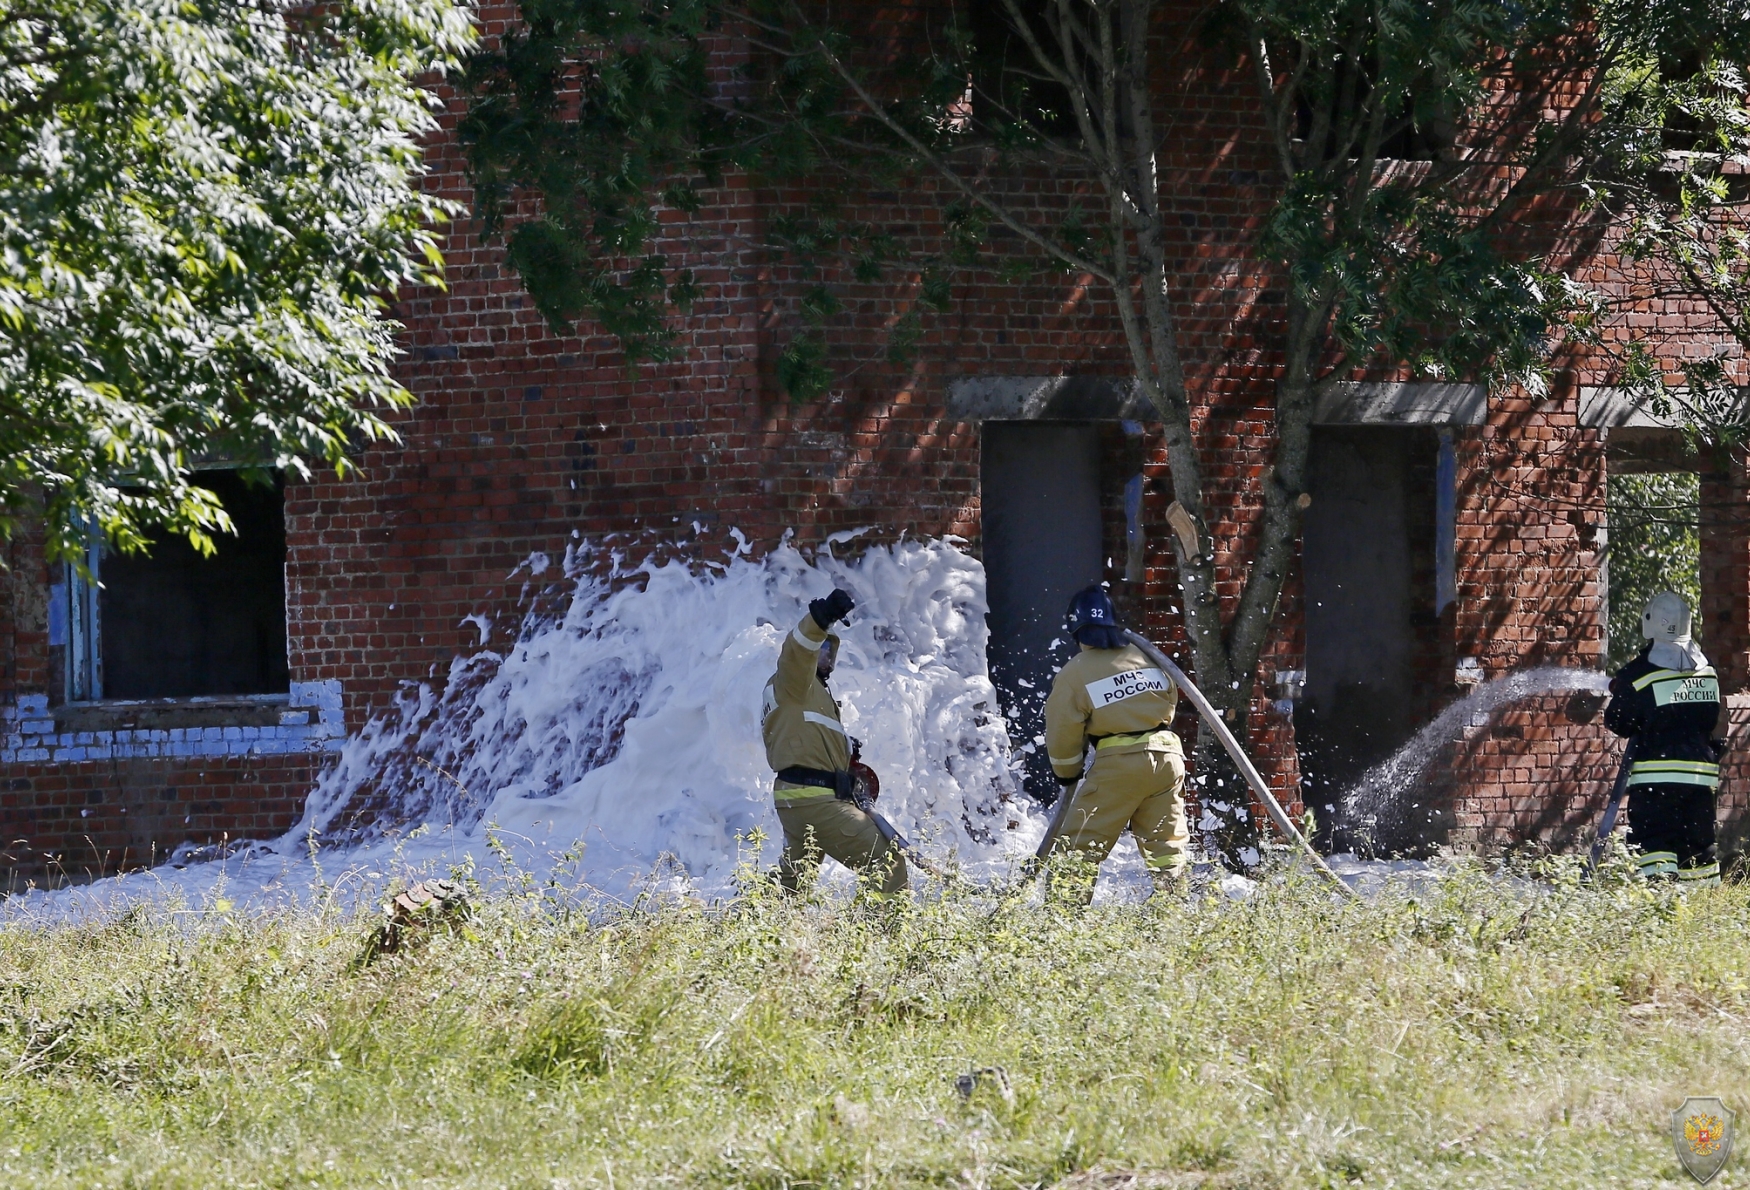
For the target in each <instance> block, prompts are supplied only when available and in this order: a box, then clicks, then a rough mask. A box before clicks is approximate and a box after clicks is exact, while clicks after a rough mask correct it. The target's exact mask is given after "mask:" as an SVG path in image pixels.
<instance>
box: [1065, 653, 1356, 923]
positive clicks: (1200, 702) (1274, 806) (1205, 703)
mask: <svg viewBox="0 0 1750 1190" xmlns="http://www.w3.org/2000/svg"><path fill="white" fill-rule="evenodd" d="M1124 638H1125V639H1126V640H1128V641H1129V642H1130V643H1131V644H1133V645H1135V646H1136V647H1137V648H1139V649H1141V650H1142V651H1143V653H1144V654H1145V655H1146V656H1147V657H1148V659H1149V660H1150V661H1153V662H1154V663H1155V664H1156V665H1158V666H1160V667H1161V670H1162V672H1164V673H1165V674H1166V675H1167V677H1168V678H1170V679H1172V682H1173V684H1174V685H1175V686H1177V687H1178V688H1179V689H1180V690H1182V691H1184V692H1185V697H1186V698H1188V699H1190V700H1191V705H1192V706H1193V707H1195V708H1197V713H1198V714H1199V715H1201V716H1203V721H1204V722H1205V723H1206V724H1208V725H1209V729H1210V730H1211V731H1213V732H1214V733H1215V738H1216V739H1218V740H1220V741H1221V746H1222V747H1223V748H1224V749H1226V751H1227V754H1228V756H1230V757H1231V758H1232V759H1233V762H1234V767H1236V768H1237V769H1239V771H1240V775H1241V776H1243V777H1244V778H1245V779H1246V784H1247V785H1250V786H1251V787H1252V792H1253V793H1255V794H1257V795H1258V800H1259V801H1260V802H1262V803H1263V804H1264V809H1265V811H1266V812H1267V813H1268V814H1269V815H1270V821H1271V822H1273V823H1275V824H1276V828H1277V829H1278V830H1280V831H1281V832H1282V833H1283V835H1284V836H1286V837H1287V838H1288V839H1289V840H1290V841H1291V842H1293V843H1295V844H1297V845H1298V846H1299V847H1300V850H1301V851H1302V852H1304V853H1305V854H1306V858H1307V860H1308V861H1309V862H1310V863H1311V864H1312V866H1313V870H1314V871H1315V872H1317V873H1318V874H1319V875H1320V876H1322V877H1324V879H1325V880H1327V881H1329V882H1330V883H1331V884H1332V885H1333V886H1334V887H1336V888H1337V889H1339V890H1340V891H1341V892H1342V893H1343V895H1344V896H1346V897H1351V898H1356V897H1358V896H1359V894H1358V893H1356V891H1355V890H1354V889H1352V888H1350V887H1349V886H1348V885H1347V884H1345V883H1343V880H1342V878H1341V877H1340V876H1338V875H1337V874H1336V873H1335V872H1333V871H1331V869H1330V866H1329V865H1327V864H1326V863H1325V860H1324V857H1323V856H1321V855H1320V854H1319V853H1318V852H1317V851H1314V850H1313V845H1312V844H1311V843H1309V842H1307V838H1306V836H1305V835H1303V834H1301V832H1300V830H1299V828H1298V827H1296V826H1295V825H1294V820H1293V819H1292V818H1290V817H1289V816H1288V813H1287V811H1285V810H1283V808H1282V806H1281V804H1280V803H1279V802H1277V800H1276V796H1275V795H1274V794H1272V793H1271V792H1270V787H1269V786H1268V785H1266V784H1265V783H1264V778H1263V777H1262V776H1261V775H1260V774H1259V773H1258V770H1257V768H1256V766H1254V765H1253V764H1252V761H1251V758H1250V757H1248V756H1247V755H1246V754H1245V752H1244V751H1243V750H1242V749H1241V748H1240V742H1239V741H1238V740H1236V739H1235V738H1234V734H1233V732H1231V731H1229V730H1228V728H1227V724H1226V723H1224V722H1222V718H1221V715H1220V714H1219V713H1218V712H1217V711H1216V709H1215V707H1213V706H1212V705H1210V702H1209V700H1208V699H1207V698H1205V697H1203V692H1202V691H1201V690H1199V689H1197V687H1196V686H1194V685H1192V683H1191V679H1190V678H1188V677H1186V676H1185V671H1184V670H1182V669H1180V668H1179V667H1178V666H1177V665H1174V664H1173V660H1172V658H1170V657H1168V656H1167V655H1166V654H1165V653H1163V652H1161V651H1160V650H1159V649H1157V648H1156V647H1155V646H1154V644H1153V643H1152V642H1150V641H1149V640H1148V639H1147V638H1146V637H1143V636H1139V635H1138V634H1136V633H1134V632H1131V631H1128V630H1126V631H1125V633H1124ZM1080 789H1081V787H1080V786H1079V785H1078V786H1077V787H1076V788H1075V789H1074V790H1071V791H1069V792H1067V793H1065V794H1064V795H1063V797H1062V798H1060V799H1059V804H1058V810H1057V813H1055V814H1053V815H1052V818H1051V825H1050V826H1049V827H1048V828H1047V829H1046V832H1045V838H1044V840H1042V841H1041V842H1040V844H1039V849H1038V851H1037V852H1036V854H1035V858H1036V859H1041V860H1042V859H1044V858H1045V857H1046V856H1047V855H1048V854H1050V851H1051V848H1052V845H1053V844H1054V843H1056V842H1057V836H1058V834H1059V833H1060V832H1061V831H1062V830H1063V826H1064V824H1065V823H1066V822H1068V821H1069V811H1070V807H1071V806H1072V805H1073V803H1074V801H1075V796H1076V794H1077V793H1078V792H1079V791H1080Z"/></svg>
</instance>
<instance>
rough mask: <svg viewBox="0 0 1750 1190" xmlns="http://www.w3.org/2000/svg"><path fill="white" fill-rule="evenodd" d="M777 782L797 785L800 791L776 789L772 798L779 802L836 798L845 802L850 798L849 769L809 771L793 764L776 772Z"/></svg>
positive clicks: (806, 767)
mask: <svg viewBox="0 0 1750 1190" xmlns="http://www.w3.org/2000/svg"><path fill="white" fill-rule="evenodd" d="M778 780H780V781H788V782H789V783H790V784H791V785H798V786H801V787H802V788H800V789H776V790H773V791H772V797H773V799H774V800H776V801H780V802H811V801H814V800H816V799H817V798H823V797H838V798H844V799H846V800H847V801H848V800H849V799H850V796H851V772H850V770H849V769H811V768H809V767H808V766H806V765H800V764H793V765H791V766H790V767H789V768H783V769H779V770H778Z"/></svg>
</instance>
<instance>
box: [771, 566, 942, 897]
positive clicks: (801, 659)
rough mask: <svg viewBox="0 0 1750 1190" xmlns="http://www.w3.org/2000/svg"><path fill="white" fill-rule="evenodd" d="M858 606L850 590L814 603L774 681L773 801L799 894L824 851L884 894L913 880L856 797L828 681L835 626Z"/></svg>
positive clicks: (784, 863)
mask: <svg viewBox="0 0 1750 1190" xmlns="http://www.w3.org/2000/svg"><path fill="white" fill-rule="evenodd" d="M855 606H856V605H855V604H854V603H852V601H851V596H850V593H849V592H847V591H843V590H835V591H833V593H832V594H831V595H828V596H827V597H826V598H824V599H816V600H815V601H814V602H812V603H810V604H809V605H808V614H807V615H805V616H803V617H802V622H801V623H800V624H798V625H796V629H795V631H793V632H791V633H790V635H789V636H788V637H786V638H785V640H784V647H783V649H782V650H781V651H780V652H779V654H778V672H777V673H775V674H773V675H772V680H771V681H769V682H767V683H766V692H765V699H764V706H763V708H762V711H761V716H760V719H761V732H762V734H763V735H764V736H765V742H766V763H768V764H770V765H771V766H772V769H773V770H774V771H775V772H776V773H777V780H776V781H775V782H773V787H772V800H773V801H774V802H775V803H776V804H777V808H778V821H779V822H780V823H782V824H783V827H784V855H783V858H782V859H781V860H780V861H779V864H778V879H779V881H780V883H782V884H783V886H784V887H785V888H786V889H788V890H789V891H791V892H796V891H798V890H799V888H800V885H801V881H802V879H803V877H804V874H806V873H812V872H813V871H814V870H815V869H816V868H817V867H818V865H819V863H820V856H821V853H822V852H824V853H825V854H827V855H830V856H832V857H833V858H834V859H836V860H838V861H839V862H840V863H841V864H844V865H845V867H847V868H850V869H851V870H852V871H854V872H857V873H858V874H859V875H860V876H861V877H862V878H863V879H864V880H865V881H867V882H868V883H869V884H870V885H872V886H873V887H874V888H875V889H877V890H879V892H881V893H883V894H886V893H896V892H899V891H900V890H902V889H904V888H907V887H908V886H909V876H908V874H907V872H906V867H905V857H904V856H902V855H901V854H900V852H899V848H898V847H896V846H894V845H893V844H891V843H890V842H889V841H888V840H887V839H886V837H884V836H883V835H882V833H881V830H880V828H879V827H877V826H876V825H875V820H874V819H873V818H871V817H870V816H869V815H868V814H865V813H864V812H863V811H862V810H860V809H858V808H857V807H856V806H855V805H853V804H852V802H851V800H850V799H851V773H850V765H851V747H850V740H849V738H848V737H847V736H846V735H845V729H844V726H843V725H842V724H841V723H840V722H839V704H838V703H837V702H836V701H835V700H834V699H833V696H832V691H830V690H828V689H827V685H826V682H827V679H828V678H829V677H831V676H832V670H833V665H834V663H835V662H836V661H837V659H838V648H839V638H838V637H837V636H836V635H835V634H833V633H832V632H831V631H829V630H830V629H831V628H832V626H833V625H834V624H835V623H837V622H838V621H839V620H842V619H844V618H845V616H847V615H849V614H850V612H851V609H852V608H853V607H855Z"/></svg>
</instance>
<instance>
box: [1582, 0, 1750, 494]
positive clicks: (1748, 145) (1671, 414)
mask: <svg viewBox="0 0 1750 1190" xmlns="http://www.w3.org/2000/svg"><path fill="white" fill-rule="evenodd" d="M1660 11H1661V6H1659V5H1654V6H1653V7H1652V9H1651V12H1653V13H1655V14H1656V13H1658V12H1660ZM1661 32H1662V36H1659V37H1656V38H1649V39H1647V41H1646V42H1645V43H1644V44H1643V46H1642V47H1641V50H1640V52H1638V53H1635V54H1629V55H1624V56H1622V57H1621V58H1620V59H1619V60H1617V61H1616V62H1615V63H1614V64H1613V69H1612V71H1611V72H1610V74H1609V76H1608V79H1607V86H1606V89H1605V96H1606V102H1605V104H1604V107H1603V110H1602V112H1601V119H1600V121H1599V125H1598V128H1597V129H1596V131H1595V134H1594V139H1595V142H1596V145H1597V148H1596V151H1595V152H1594V154H1593V161H1592V165H1591V168H1590V170H1589V174H1588V178H1587V183H1588V186H1589V189H1590V192H1591V196H1592V200H1593V201H1594V202H1596V203H1597V204H1598V205H1599V206H1601V207H1602V208H1603V209H1604V210H1606V211H1608V212H1609V213H1610V215H1611V216H1612V217H1613V218H1614V219H1615V220H1617V221H1618V222H1620V223H1621V224H1622V225H1623V226H1624V227H1625V228H1626V233H1625V235H1624V236H1623V239H1622V248H1623V255H1624V258H1625V260H1626V261H1628V262H1629V263H1630V264H1631V265H1632V266H1638V268H1639V269H1640V275H1639V276H1637V277H1636V278H1635V281H1636V283H1635V284H1634V286H1633V288H1632V293H1631V294H1630V295H1629V296H1628V298H1627V299H1626V300H1627V302H1628V303H1629V305H1630V306H1631V307H1632V306H1636V305H1638V304H1639V303H1642V302H1645V301H1646V300H1648V299H1649V298H1654V299H1659V298H1663V299H1677V300H1683V299H1687V301H1686V304H1685V313H1684V316H1683V317H1682V318H1681V319H1673V320H1670V323H1669V325H1668V326H1665V327H1658V326H1655V327H1652V328H1649V329H1645V330H1640V331H1638V332H1637V335H1636V337H1635V338H1634V339H1632V340H1631V341H1630V342H1629V343H1628V344H1627V345H1626V347H1624V348H1623V349H1622V350H1621V352H1620V359H1619V363H1620V371H1621V376H1622V380H1623V384H1624V387H1625V388H1626V389H1627V390H1628V391H1629V393H1631V394H1632V395H1633V396H1635V397H1637V398H1639V399H1640V400H1641V401H1642V402H1644V403H1645V405H1646V406H1647V407H1648V408H1649V409H1650V410H1651V411H1652V412H1653V413H1655V414H1656V415H1657V416H1659V417H1661V418H1663V419H1665V420H1666V421H1668V422H1669V423H1670V424H1673V425H1676V426H1680V427H1682V428H1684V429H1686V430H1687V431H1688V432H1689V433H1690V435H1691V437H1692V439H1693V440H1694V445H1696V446H1701V445H1703V444H1705V445H1706V446H1708V447H1709V448H1710V449H1711V453H1712V454H1713V456H1714V458H1713V460H1712V461H1713V462H1714V463H1715V464H1716V465H1718V466H1721V467H1724V466H1729V465H1731V464H1730V461H1729V460H1730V459H1731V458H1732V457H1733V456H1736V460H1737V464H1738V465H1740V466H1741V465H1742V463H1743V457H1744V451H1745V447H1746V444H1747V442H1750V405H1747V404H1746V400H1745V389H1744V386H1743V384H1742V375H1741V361H1742V359H1743V357H1744V355H1745V353H1747V352H1750V191H1747V188H1746V181H1745V179H1746V173H1745V166H1746V163H1747V162H1750V85H1747V83H1746V80H1745V69H1746V64H1747V63H1750V5H1746V4H1743V3H1740V2H1738V0H1729V2H1727V3H1723V4H1711V5H1698V6H1697V10H1696V11H1695V12H1694V13H1692V14H1691V19H1690V20H1689V21H1688V22H1687V23H1684V24H1679V25H1674V26H1672V27H1670V28H1668V29H1662V30H1661ZM1709 338H1711V339H1713V341H1714V350H1712V351H1709V352H1707V353H1705V354H1697V353H1695V351H1694V350H1693V347H1694V345H1695V344H1696V342H1697V341H1698V340H1700V341H1702V342H1704V343H1705V342H1706V341H1707V340H1708V339H1709ZM1728 515H1729V513H1728Z"/></svg>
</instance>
